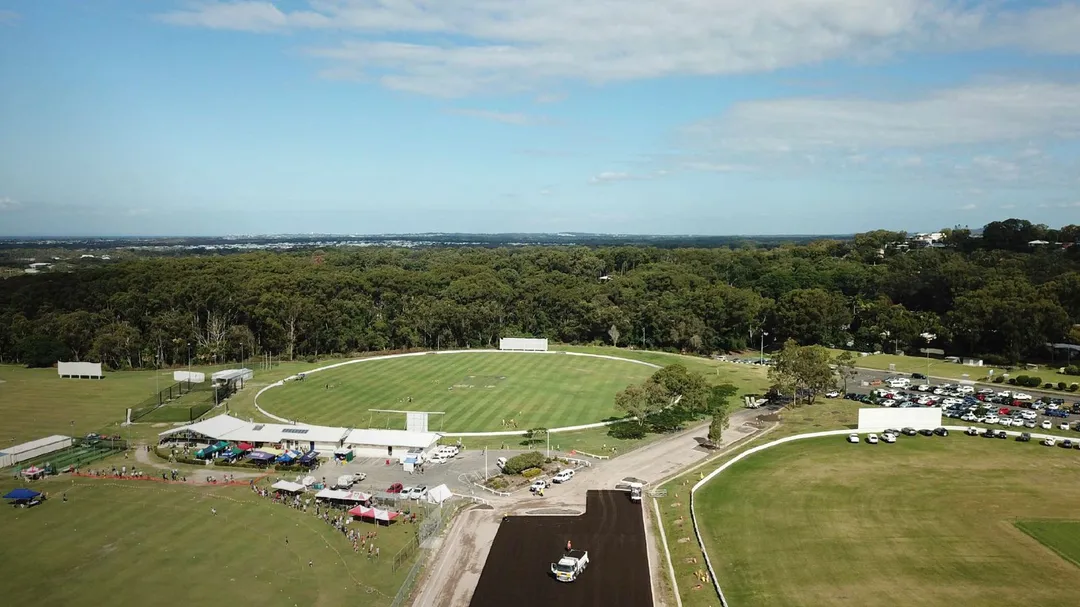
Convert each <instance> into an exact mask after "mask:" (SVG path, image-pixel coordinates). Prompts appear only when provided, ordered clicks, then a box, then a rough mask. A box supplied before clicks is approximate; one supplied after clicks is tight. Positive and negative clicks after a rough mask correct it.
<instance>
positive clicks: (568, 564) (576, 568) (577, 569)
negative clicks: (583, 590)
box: [551, 550, 589, 582]
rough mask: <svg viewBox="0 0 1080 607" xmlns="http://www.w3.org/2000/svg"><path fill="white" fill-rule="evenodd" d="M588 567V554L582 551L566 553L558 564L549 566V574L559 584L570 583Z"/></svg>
mask: <svg viewBox="0 0 1080 607" xmlns="http://www.w3.org/2000/svg"><path fill="white" fill-rule="evenodd" d="M588 566H589V553H588V552H586V551H584V550H571V551H570V552H567V553H566V554H565V555H564V556H563V557H562V558H561V559H559V562H558V563H552V564H551V573H552V574H553V575H554V576H555V579H557V580H559V581H560V582H572V581H574V580H576V579H577V578H578V576H579V575H581V573H582V572H583V571H585V568H586V567H588Z"/></svg>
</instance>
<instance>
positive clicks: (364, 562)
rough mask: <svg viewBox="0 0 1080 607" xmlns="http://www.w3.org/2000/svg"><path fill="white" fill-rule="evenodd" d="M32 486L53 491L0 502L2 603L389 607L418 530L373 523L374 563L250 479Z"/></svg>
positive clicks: (5, 485) (66, 481)
mask: <svg viewBox="0 0 1080 607" xmlns="http://www.w3.org/2000/svg"><path fill="white" fill-rule="evenodd" d="M13 486H14V485H12V484H11V481H10V480H5V481H3V482H0V490H2V491H3V492H4V493H6V492H7V491H8V490H9V489H11V488H12V487H13ZM33 488H34V489H37V490H39V491H41V490H44V491H48V492H49V494H50V497H51V499H50V500H49V501H47V502H45V503H44V504H42V505H41V506H38V507H36V508H32V509H29V510H27V509H21V508H10V507H5V508H3V509H0V536H2V537H3V538H4V546H5V549H4V550H0V568H2V569H3V571H5V575H3V576H0V596H3V597H4V604H7V605H22V604H35V605H97V604H111V605H199V604H207V605H208V604H214V605H230V604H244V605H268V606H281V607H294V606H295V605H307V606H310V605H346V604H364V605H372V606H376V607H387V606H389V605H390V604H391V602H392V600H393V597H394V595H395V593H396V592H397V590H398V587H399V586H400V584H401V582H402V581H403V580H404V577H405V574H406V572H407V570H408V568H407V567H404V568H400V569H399V570H398V571H397V572H396V573H393V572H391V561H392V556H393V554H395V553H396V552H397V551H398V550H399V549H400V548H401V547H402V546H403V545H404V543H405V542H406V541H408V540H409V539H410V537H411V534H412V533H414V531H415V529H416V526H415V525H396V526H395V527H391V528H379V537H378V540H377V543H376V545H377V546H379V547H380V552H381V558H380V560H379V561H376V562H372V561H369V560H368V559H367V557H366V554H361V555H357V554H354V553H353V550H352V546H351V544H350V543H349V542H348V541H347V539H346V538H345V537H344V536H343V535H342V534H341V533H340V532H337V531H335V530H333V528H332V527H331V526H330V525H329V524H327V523H325V522H323V521H321V520H319V519H317V518H316V517H315V516H314V514H313V513H311V512H309V513H307V514H304V513H302V512H300V511H298V510H294V509H292V508H289V507H286V506H283V505H280V504H273V503H270V502H269V501H268V500H266V499H263V498H261V497H258V496H256V495H254V494H253V493H252V492H251V491H250V490H249V489H247V488H245V487H214V488H202V487H190V486H178V485H165V484H162V483H156V482H150V481H121V480H109V479H82V478H80V479H75V480H74V482H72V480H71V479H70V478H67V477H58V478H56V479H51V480H47V481H42V482H40V483H36V484H35V485H34V486H33ZM64 491H66V492H67V496H68V500H69V501H68V502H66V503H65V502H63V501H62V500H61V494H62V492H64ZM211 508H215V509H216V510H217V514H212V513H211V510H210V509H211ZM353 525H360V526H359V527H358V528H360V529H368V528H371V526H370V525H361V524H359V523H353ZM286 538H288V543H286ZM309 560H310V561H312V566H311V567H309V566H308V561H309Z"/></svg>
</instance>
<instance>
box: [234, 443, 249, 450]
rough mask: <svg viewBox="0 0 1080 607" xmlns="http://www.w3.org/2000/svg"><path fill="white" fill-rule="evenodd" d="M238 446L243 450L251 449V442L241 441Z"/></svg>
mask: <svg viewBox="0 0 1080 607" xmlns="http://www.w3.org/2000/svg"><path fill="white" fill-rule="evenodd" d="M236 448H237V449H241V450H243V451H251V443H240V444H239V445H237V446H236Z"/></svg>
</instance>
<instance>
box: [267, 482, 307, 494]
mask: <svg viewBox="0 0 1080 607" xmlns="http://www.w3.org/2000/svg"><path fill="white" fill-rule="evenodd" d="M270 488H271V489H277V490H279V491H288V492H289V493H299V492H301V491H303V490H304V486H303V485H301V484H300V483H292V482H289V481H278V482H276V483H274V484H273V485H270Z"/></svg>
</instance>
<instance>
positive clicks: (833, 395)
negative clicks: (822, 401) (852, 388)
mask: <svg viewBox="0 0 1080 607" xmlns="http://www.w3.org/2000/svg"><path fill="white" fill-rule="evenodd" d="M839 397H840V393H839V392H837V391H836V390H829V391H828V392H826V393H825V398H839Z"/></svg>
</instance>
